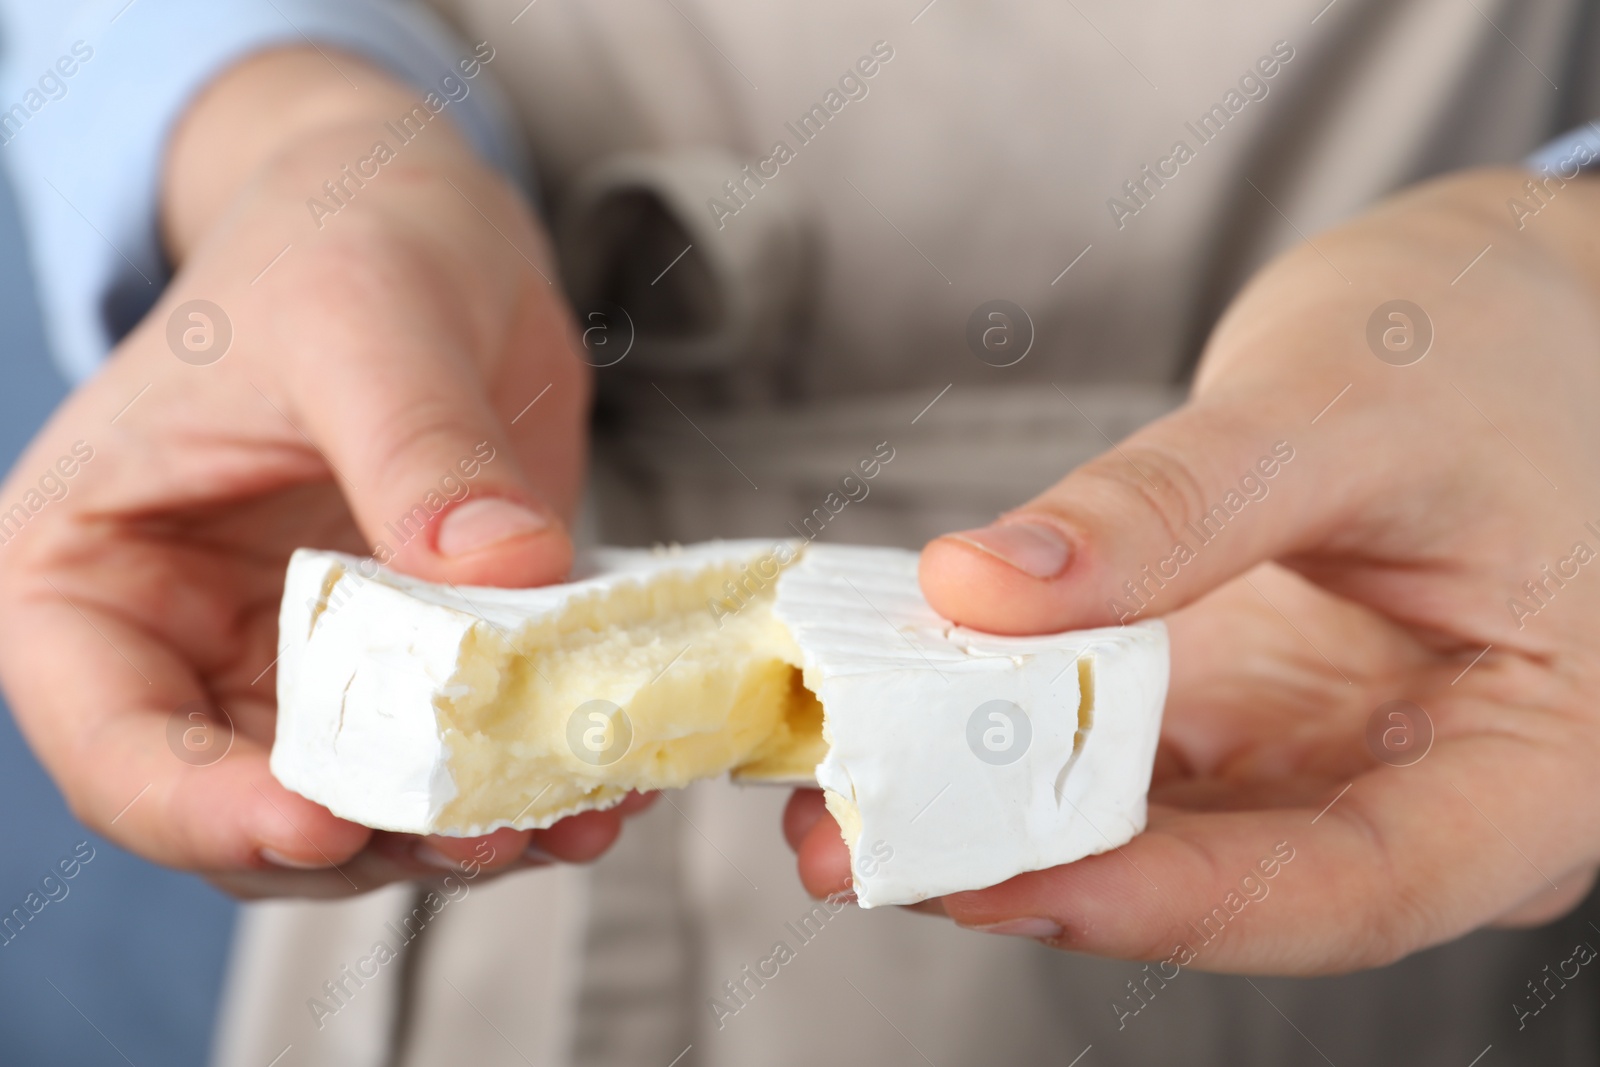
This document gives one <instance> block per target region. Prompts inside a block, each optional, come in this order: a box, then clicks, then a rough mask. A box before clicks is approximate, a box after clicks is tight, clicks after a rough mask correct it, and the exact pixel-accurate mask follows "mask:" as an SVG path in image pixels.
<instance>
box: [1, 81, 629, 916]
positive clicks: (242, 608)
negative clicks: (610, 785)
mask: <svg viewBox="0 0 1600 1067" xmlns="http://www.w3.org/2000/svg"><path fill="white" fill-rule="evenodd" d="M346 76H349V77H351V78H353V79H355V80H357V81H358V82H359V83H360V86H361V89H360V91H359V92H357V91H356V90H355V89H353V88H352V87H351V86H350V85H349V84H348V83H347V82H346V81H345V80H344V79H345V77H346ZM420 100H421V94H419V93H417V92H414V91H412V90H410V89H407V88H405V87H403V86H401V85H399V84H397V83H395V82H393V81H391V80H389V79H388V78H387V77H385V76H384V75H382V74H380V73H379V72H377V71H375V70H372V69H370V68H367V67H365V66H363V65H362V64H361V63H360V62H359V61H357V60H355V59H353V58H351V57H347V56H340V57H338V69H337V70H335V69H334V67H333V66H332V64H331V63H330V62H329V60H328V59H327V58H326V57H324V56H323V55H322V54H321V53H318V52H315V51H312V50H310V49H306V50H289V51H283V52H274V53H268V54H265V55H263V56H260V57H257V58H255V59H252V60H250V61H248V62H246V63H244V64H242V65H240V66H239V67H237V68H235V69H234V70H233V71H231V72H229V73H228V74H227V75H225V76H224V77H223V78H222V79H220V80H219V82H218V83H217V84H216V85H214V86H213V87H212V88H211V89H210V90H209V91H208V92H207V94H206V95H205V97H204V98H203V99H202V100H201V101H199V102H198V103H197V104H196V105H195V107H194V108H193V110H192V111H191V112H190V114H189V115H188V117H187V118H186V120H185V122H184V124H183V126H182V128H181V129H180V130H179V131H178V133H177V135H176V136H175V139H174V142H173V145H172V148H171V153H170V156H169V161H168V173H167V176H166V182H165V192H164V198H165V205H164V220H163V221H164V227H165V232H166V236H167V242H168V246H169V248H170V250H171V252H172V255H173V256H174V258H175V259H176V260H177V261H178V262H179V263H180V264H181V270H180V272H179V274H178V276H177V278H176V279H175V280H174V282H173V283H172V285H171V286H170V288H169V289H168V290H167V291H166V293H165V294H164V295H163V297H162V299H161V302H160V304H159V305H158V306H157V307H156V309H155V310H154V311H153V312H152V313H151V314H150V315H149V316H148V317H147V318H146V319H145V321H144V322H143V323H142V324H141V325H140V326H139V327H138V329H136V330H135V331H134V332H133V333H132V334H131V335H130V336H129V337H128V338H127V339H126V341H124V342H123V343H122V344H121V345H120V346H119V347H118V349H117V351H116V353H115V354H114V355H113V357H112V358H111V360H110V361H109V362H108V364H107V365H106V367H105V368H104V369H103V370H102V371H101V373H99V374H98V375H97V376H96V377H95V378H94V379H93V380H92V381H90V382H89V383H87V384H86V385H85V386H83V387H82V388H81V389H79V390H78V391H77V392H76V393H75V394H74V395H73V396H72V397H71V399H70V400H69V401H68V402H67V403H66V404H65V405H64V406H63V407H62V408H61V410H60V411H58V412H57V413H56V415H55V417H54V418H53V419H52V420H51V421H50V423H49V425H48V426H47V427H46V428H45V429H44V430H43V432H42V433H41V434H40V435H39V436H38V438H37V439H36V440H35V441H34V443H33V444H32V446H31V447H30V448H29V450H28V452H27V453H26V454H25V455H24V456H23V458H22V459H21V460H20V461H19V462H18V464H17V466H16V468H15V469H14V470H13V471H12V473H11V475H10V477H9V479H8V480H7V481H6V482H5V484H4V485H3V487H0V516H5V517H7V518H9V522H5V521H4V520H0V542H3V543H0V678H3V681H4V685H5V690H6V695H7V697H8V698H9V699H10V701H11V704H12V707H13V708H14V709H15V712H16V715H17V718H18V720H19V722H20V723H21V725H22V728H23V731H24V733H25V734H26V735H27V737H28V739H29V741H30V743H31V744H32V745H33V747H34V749H35V750H36V751H37V753H38V754H39V757H40V759H41V760H42V761H43V762H44V764H45V766H46V767H47V768H48V769H49V771H50V772H51V774H52V775H53V776H54V778H55V780H56V782H57V783H58V784H59V785H60V787H61V789H62V791H63V792H64V793H65V794H66V797H67V800H68V802H69V803H70V805H71V807H72V809H73V811H74V812H75V813H76V814H77V815H78V816H79V817H80V818H81V819H83V821H84V822H85V823H87V824H88V825H89V826H90V827H91V828H92V829H94V830H96V831H97V832H99V833H102V834H104V835H106V836H107V837H109V838H111V839H112V840H114V841H117V842H118V843H120V844H122V845H123V846H125V847H127V848H129V849H131V850H133V851H135V852H137V853H139V854H140V855H143V856H145V857H147V858H149V859H151V860H154V861H156V862H159V863H164V864H167V865H170V866H174V867H180V868H185V869H190V870H195V871H199V872H202V873H204V874H206V875H208V876H209V877H210V878H211V879H212V880H213V881H215V882H216V883H217V884H218V885H220V886H222V887H224V888H226V889H228V890H230V891H233V892H236V893H239V894H242V895H265V894H280V893H290V894H310V895H337V894H344V893H350V892H355V891H358V890H366V889H370V888H373V887H375V886H378V885H381V884H383V883H385V882H387V881H391V880H395V879H403V878H412V877H418V876H421V875H424V874H428V873H434V874H437V873H438V870H439V869H440V868H441V867H445V868H448V867H450V866H452V865H453V864H456V863H462V862H467V861H481V860H482V859H483V858H484V857H485V856H486V855H488V853H487V852H485V851H483V850H481V849H480V846H479V843H478V842H476V841H472V840H459V839H447V838H433V839H429V840H427V841H421V840H418V839H416V838H407V837H405V836H403V835H395V834H382V833H380V834H374V833H373V832H372V831H370V830H368V829H366V828H364V827H361V826H357V825H354V824H352V823H348V822H345V821H343V820H340V819H337V818H335V817H334V816H333V815H331V814H330V813H329V812H328V811H327V810H325V809H323V808H321V807H319V806H318V805H316V804H313V803H311V802H310V801H308V800H306V799H304V798H302V797H300V796H298V795H296V794H294V793H291V792H289V791H288V790H286V789H284V788H283V787H282V786H280V785H279V784H278V783H277V782H276V780H274V779H273V777H272V775H271V774H270V773H269V771H268V769H267V754H268V750H269V748H270V746H271V743H272V737H273V721H274V715H275V710H274V709H275V700H274V692H273V687H274V675H273V671H272V669H271V668H272V665H273V663H274V662H275V659H276V654H277V652H276V643H277V612H278V607H277V605H278V600H279V598H280V596H281V593H282V588H283V573H284V567H285V564H286V562H287V560H288V556H289V553H290V552H291V551H292V550H293V549H294V548H296V547H297V546H301V545H317V546H323V547H335V548H343V549H346V550H349V551H352V552H365V551H369V550H372V551H374V552H375V554H377V556H378V557H379V559H380V560H381V561H383V562H389V563H392V565H393V566H395V567H396V568H398V569H400V570H402V571H405V572H408V573H410V574H414V575H418V576H421V577H424V578H429V579H433V580H437V581H450V582H459V583H476V584H491V585H510V586H520V585H532V584H539V583H543V582H549V581H554V580H558V579H560V578H561V577H562V576H563V575H564V574H565V573H566V571H567V568H568V566H569V563H570V559H571V552H572V547H571V544H570V542H569V540H568V535H567V532H566V527H565V525H564V518H565V517H567V516H568V515H569V514H570V512H571V510H572V508H573V506H574V501H575V498H576V495H577V492H578V488H579V484H580V478H581V471H582V465H583V460H584V434H585V421H586V413H587V407H588V388H589V385H588V378H587V376H586V368H585V367H584V366H583V365H582V364H581V362H580V361H579V360H578V359H577V358H576V357H575V356H574V354H573V353H574V352H575V351H576V345H577V341H576V339H575V337H574V333H573V330H572V328H571V325H570V323H569V320H568V316H567V313H566V312H565V310H564V308H563V304H562V301H561V299H560V296H559V293H558V292H557V290H556V289H555V288H554V286H553V284H552V282H551V280H550V275H551V274H552V271H551V268H550V267H549V265H548V255H547V253H546V251H545V248H544V246H543V244H542V241H541V237H540V234H539V232H538V230H537V228H536V225H535V223H534V221H533V220H532V218H531V217H530V215H529V213H528V211H527V208H526V206H525V205H524V204H523V202H522V200H521V198H520V197H519V195H518V194H517V193H516V192H515V191H514V190H513V189H512V188H511V187H510V186H509V185H508V184H507V183H506V182H505V181H503V180H502V179H501V178H499V177H497V176H496V175H495V174H493V173H492V172H490V171H489V170H488V169H487V168H486V167H485V166H484V165H482V164H481V163H480V162H478V161H477V160H476V159H475V158H474V157H473V155H472V153H471V152H470V151H469V150H468V148H467V147H466V145H465V144H464V142H463V141H462V140H461V139H460V137H459V136H458V135H457V134H456V133H455V132H454V131H453V130H452V129H451V128H450V119H449V113H448V111H445V112H444V113H442V114H440V115H437V116H435V117H432V118H431V119H430V120H428V121H427V122H426V124H421V123H419V122H418V121H416V120H415V119H413V123H412V125H413V126H414V127H415V126H418V125H421V127H422V128H421V130H420V132H419V133H416V134H415V136H414V138H413V139H412V140H410V141H409V142H402V141H400V140H398V139H397V137H396V135H395V133H394V131H393V129H392V128H390V127H386V126H385V125H384V120H386V119H387V120H392V121H395V122H398V121H399V120H400V118H401V116H405V115H407V114H408V113H411V112H412V109H413V107H416V106H417V105H418V104H419V102H420ZM418 110H420V111H422V112H423V114H427V112H426V109H421V108H419V109H418ZM380 141H382V142H385V143H386V144H387V146H388V148H389V149H390V151H391V155H392V158H388V159H386V160H382V161H376V160H375V159H374V146H375V144H376V143H377V142H380ZM363 159H366V160H369V162H368V163H367V164H366V165H365V167H360V168H359V169H360V170H361V171H362V173H364V174H365V175H366V177H365V178H364V180H362V181H361V183H360V184H359V185H358V184H357V183H356V182H354V181H352V180H350V179H349V178H348V177H347V174H349V173H350V172H355V171H357V170H358V165H359V164H360V161H362V160H363ZM347 168H348V169H347ZM374 168H376V169H375V173H374ZM359 176H360V175H358V177H359ZM325 182H331V183H333V186H334V187H335V188H336V189H338V190H340V191H341V192H342V193H343V195H342V196H340V197H339V198H338V200H334V199H333V198H331V197H330V196H329V193H328V189H327V187H326V186H325V185H324V183H325ZM313 200H317V201H321V203H322V204H323V206H324V208H327V207H329V206H330V205H332V204H335V203H337V204H339V205H340V206H339V209H338V210H337V212H330V211H322V212H315V211H313V210H312V207H311V202H312V201H313ZM193 301H205V302H207V303H205V304H201V305H196V304H193V303H191V302H193ZM228 332H231V340H228V341H223V340H222V338H223V337H224V336H225V334H226V333H228ZM69 469H70V471H71V474H70V476H69V475H68V474H67V473H65V472H67V471H68V470H69ZM52 497H59V498H58V499H51V498H52ZM13 505H21V507H22V510H21V511H18V510H17V509H16V508H14V507H13ZM35 505H37V506H35ZM4 509H10V510H4ZM196 713H198V715H199V717H198V718H195V717H194V716H195V715H196ZM224 713H225V716H226V717H225V718H224ZM230 738H231V747H228V742H229V739H230ZM196 745H198V748H197V747H196ZM224 752H225V755H224V754H223V753H224ZM642 803H644V802H643V801H639V800H635V801H630V802H629V804H628V805H627V806H625V808H624V809H623V810H624V811H626V810H636V809H637V808H638V807H639V806H641V805H642ZM619 826H620V822H619V813H618V812H609V813H590V814H586V815H582V816H579V817H577V818H574V819H569V820H567V821H565V822H563V823H561V824H560V825H558V826H555V827H552V828H551V829H549V830H547V831H543V832H539V833H535V834H532V835H530V834H529V833H526V832H522V833H517V832H513V831H500V832H498V833H496V834H493V835H491V837H490V839H489V845H490V847H491V848H492V849H493V856H494V857H495V858H494V859H492V860H490V861H489V862H488V864H486V866H488V867H489V868H491V869H497V870H503V869H509V868H511V867H516V866H522V865H525V864H528V863H535V862H542V861H544V859H546V858H552V857H553V858H560V859H563V860H584V859H591V858H593V857H594V856H596V855H598V854H599V853H600V852H602V851H603V850H604V849H605V848H606V847H607V846H608V845H609V844H610V843H611V841H612V840H613V839H614V838H615V836H616V834H617V832H618V829H619ZM530 840H532V841H533V842H534V843H535V844H536V845H537V848H536V850H534V851H533V852H532V853H526V852H525V850H527V849H528V846H529V844H530Z"/></svg>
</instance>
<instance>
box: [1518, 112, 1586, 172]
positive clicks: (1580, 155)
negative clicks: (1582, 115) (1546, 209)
mask: <svg viewBox="0 0 1600 1067" xmlns="http://www.w3.org/2000/svg"><path fill="white" fill-rule="evenodd" d="M1523 162H1524V163H1525V164H1526V165H1527V166H1528V167H1530V168H1531V169H1533V170H1537V171H1541V172H1543V173H1546V174H1553V175H1555V176H1556V177H1558V178H1562V179H1564V180H1565V179H1572V178H1576V177H1577V176H1578V175H1579V174H1581V173H1582V172H1584V171H1592V170H1596V169H1600V120H1596V121H1595V122H1591V123H1589V125H1587V126H1579V127H1578V128H1577V129H1575V130H1569V131H1567V132H1566V133H1564V134H1562V135H1561V136H1560V137H1557V138H1556V139H1555V140H1553V141H1550V142H1548V143H1547V144H1545V145H1543V146H1541V147H1540V148H1539V150H1538V151H1537V152H1535V153H1534V154H1533V155H1531V156H1529V157H1528V158H1527V159H1526V160H1524V161H1523Z"/></svg>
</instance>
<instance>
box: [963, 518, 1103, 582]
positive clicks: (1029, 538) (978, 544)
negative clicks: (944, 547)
mask: <svg viewBox="0 0 1600 1067" xmlns="http://www.w3.org/2000/svg"><path fill="white" fill-rule="evenodd" d="M949 536H950V537H951V538H952V539H954V540H956V541H960V542H962V543H963V544H968V545H971V546H972V547H973V548H976V549H977V550H978V551H980V552H986V553H988V554H989V555H991V556H993V557H994V558H995V559H998V560H1000V561H1001V562H1002V563H1008V564H1010V565H1011V566H1013V567H1015V568H1016V569H1017V570H1019V571H1021V572H1022V573H1023V574H1026V575H1029V576H1031V577H1034V578H1054V577H1055V576H1056V575H1058V574H1060V573H1061V572H1062V571H1064V570H1066V569H1067V560H1068V558H1069V557H1070V556H1071V555H1072V549H1071V548H1070V546H1068V544H1067V540H1066V538H1064V537H1062V536H1061V534H1060V532H1059V531H1057V530H1056V529H1055V527H1053V526H1046V525H1044V524H1043V523H1038V522H1027V521H1025V520H1016V521H1008V522H997V523H995V524H994V525H993V526H985V527H984V528H983V529H981V530H963V531H962V532H961V533H955V534H950V535H949Z"/></svg>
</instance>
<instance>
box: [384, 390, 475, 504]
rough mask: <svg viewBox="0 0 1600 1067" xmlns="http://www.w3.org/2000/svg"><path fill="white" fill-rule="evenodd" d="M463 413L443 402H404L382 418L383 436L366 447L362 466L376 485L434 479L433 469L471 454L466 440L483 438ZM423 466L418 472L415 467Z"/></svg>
mask: <svg viewBox="0 0 1600 1067" xmlns="http://www.w3.org/2000/svg"><path fill="white" fill-rule="evenodd" d="M470 423H471V420H469V419H468V418H467V417H466V416H465V414H464V413H463V412H461V411H460V410H459V409H456V408H454V407H452V406H450V405H449V404H447V403H446V402H445V401H443V400H433V399H420V400H415V401H412V402H410V403H407V404H405V405H403V406H401V407H399V408H397V410H395V411H394V412H392V413H391V414H389V415H388V416H387V417H386V418H384V419H381V420H380V422H379V425H380V426H381V428H382V433H381V434H379V435H376V436H375V437H374V438H373V439H372V441H371V443H370V444H369V445H368V452H367V462H366V463H365V464H363V467H364V468H365V469H366V470H368V471H371V472H372V477H373V478H374V480H375V484H378V485H405V484H408V483H410V482H412V481H414V480H415V479H416V478H417V477H419V476H420V477H422V478H423V479H424V480H433V479H436V478H437V477H438V476H439V474H438V472H435V471H433V470H432V468H433V467H441V468H442V467H443V466H444V465H446V464H449V463H453V462H455V460H456V459H457V458H458V457H457V453H461V452H465V451H470V446H467V445H465V444H464V442H466V441H467V440H468V439H469V438H470V439H471V440H474V441H476V440H481V439H482V438H483V436H484V434H483V433H482V432H478V433H477V434H476V436H474V431H473V428H472V426H471V424H470ZM419 466H420V467H423V468H425V469H423V470H422V471H420V472H419V471H418V470H417V468H418V467H419Z"/></svg>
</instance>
